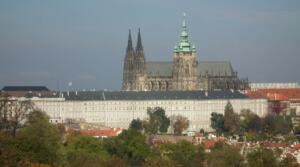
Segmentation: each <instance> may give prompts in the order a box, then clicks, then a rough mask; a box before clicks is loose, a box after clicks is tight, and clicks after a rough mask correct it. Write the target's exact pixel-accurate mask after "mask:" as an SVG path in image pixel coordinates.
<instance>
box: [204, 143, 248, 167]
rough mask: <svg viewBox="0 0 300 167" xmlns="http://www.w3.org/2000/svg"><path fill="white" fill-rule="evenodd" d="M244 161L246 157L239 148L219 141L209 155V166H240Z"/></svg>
mask: <svg viewBox="0 0 300 167" xmlns="http://www.w3.org/2000/svg"><path fill="white" fill-rule="evenodd" d="M243 162H244V159H243V157H242V156H241V155H240V153H239V150H238V149H237V148H235V147H232V146H229V145H227V144H225V143H219V144H218V145H217V146H215V148H213V149H212V152H211V153H210V154H209V155H208V158H207V167H219V166H222V167H240V166H242V165H243ZM251 167H252V166H251Z"/></svg>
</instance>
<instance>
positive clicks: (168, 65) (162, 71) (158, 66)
mask: <svg viewBox="0 0 300 167" xmlns="http://www.w3.org/2000/svg"><path fill="white" fill-rule="evenodd" d="M172 67H173V63H172V62H147V63H146V69H147V75H148V76H166V77H167V76H169V77H171V76H172Z"/></svg>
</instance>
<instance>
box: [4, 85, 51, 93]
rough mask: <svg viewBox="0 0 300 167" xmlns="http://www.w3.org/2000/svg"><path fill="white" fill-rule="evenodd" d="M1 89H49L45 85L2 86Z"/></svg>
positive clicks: (27, 90)
mask: <svg viewBox="0 0 300 167" xmlns="http://www.w3.org/2000/svg"><path fill="white" fill-rule="evenodd" d="M2 91H24V92H25V91H26V92H29V91H32V92H34V91H50V89H48V88H47V87H46V86H4V87H3V88H2Z"/></svg>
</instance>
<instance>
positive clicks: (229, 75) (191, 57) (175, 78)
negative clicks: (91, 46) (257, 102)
mask: <svg viewBox="0 0 300 167" xmlns="http://www.w3.org/2000/svg"><path fill="white" fill-rule="evenodd" d="M188 37H189V36H188V31H187V26H186V22H185V20H183V23H182V31H181V34H180V41H179V44H178V45H176V46H175V48H174V51H173V61H172V62H171V61H170V62H146V59H145V54H144V49H143V45H142V39H141V33H140V30H139V31H138V38H137V45H136V47H135V49H134V48H133V46H132V39H131V32H130V30H129V37H128V44H127V49H126V55H125V60H124V69H123V84H122V90H123V91H191V90H244V89H246V88H247V87H248V81H247V80H246V79H244V80H242V79H239V78H238V76H237V72H236V71H234V70H233V68H232V66H231V64H230V62H228V61H200V62H198V61H197V56H196V48H195V45H191V44H190V42H189V39H188Z"/></svg>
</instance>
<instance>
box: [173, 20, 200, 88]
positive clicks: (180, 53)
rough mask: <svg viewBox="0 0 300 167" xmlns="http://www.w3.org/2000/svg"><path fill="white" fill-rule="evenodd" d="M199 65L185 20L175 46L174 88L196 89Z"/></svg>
mask: <svg viewBox="0 0 300 167" xmlns="http://www.w3.org/2000/svg"><path fill="white" fill-rule="evenodd" d="M197 66H198V62H197V60H196V49H195V46H194V45H193V46H191V44H190V43H189V40H188V32H187V26H186V23H185V20H183V23H182V31H181V34H180V42H179V44H178V45H175V48H174V56H173V90H181V91H182V90H196V89H197V87H198V85H197V84H198V82H197Z"/></svg>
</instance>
